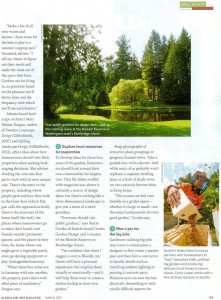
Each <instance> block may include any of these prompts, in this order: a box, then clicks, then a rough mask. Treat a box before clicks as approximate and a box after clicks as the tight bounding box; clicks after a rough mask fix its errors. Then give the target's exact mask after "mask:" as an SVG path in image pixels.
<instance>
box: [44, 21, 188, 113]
mask: <svg viewBox="0 0 221 300" xmlns="http://www.w3.org/2000/svg"><path fill="white" fill-rule="evenodd" d="M43 31H44V33H43V36H44V40H43V49H44V115H45V118H48V117H49V118H51V117H53V116H54V115H56V112H57V109H58V108H59V107H65V106H68V107H69V109H70V111H71V112H75V113H76V112H78V113H79V112H81V111H82V112H83V110H84V108H85V107H86V106H88V105H94V106H104V105H107V104H108V102H109V101H110V103H111V105H112V106H116V105H119V104H124V105H125V104H129V105H131V106H132V107H134V106H149V104H150V102H149V100H153V101H156V102H158V101H159V100H161V101H164V102H166V103H169V104H170V103H174V104H178V105H181V104H185V103H186V104H189V103H190V37H189V35H188V33H187V31H186V30H185V29H183V30H182V32H181V34H180V36H179V38H178V39H177V40H175V38H174V37H173V36H172V35H171V37H170V38H169V40H167V38H166V37H165V36H162V37H161V36H160V34H159V33H158V32H156V31H155V30H153V31H152V32H151V35H150V37H149V39H148V42H147V45H146V46H145V49H144V53H143V57H142V61H141V63H140V62H139V61H138V59H137V57H136V55H135V53H134V52H133V51H132V49H131V46H130V40H128V39H127V38H126V36H125V35H124V34H123V35H121V36H120V37H119V38H118V39H117V41H116V45H117V51H116V52H115V53H114V54H113V55H110V56H109V57H106V58H103V57H102V55H101V49H100V48H99V47H98V46H97V42H98V40H97V37H98V36H99V34H100V32H101V26H100V25H97V26H93V25H90V26H89V25H44V26H43ZM108 96H109V99H108Z"/></svg>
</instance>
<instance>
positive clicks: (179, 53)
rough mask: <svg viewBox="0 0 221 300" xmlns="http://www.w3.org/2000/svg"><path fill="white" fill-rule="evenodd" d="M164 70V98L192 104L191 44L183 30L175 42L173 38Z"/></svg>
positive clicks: (170, 41) (174, 101)
mask: <svg viewBox="0 0 221 300" xmlns="http://www.w3.org/2000/svg"><path fill="white" fill-rule="evenodd" d="M168 49H169V51H168V56H167V60H166V63H165V66H164V69H163V82H162V89H161V90H162V98H163V99H164V101H166V102H170V103H172V102H173V103H187V104H188V103H190V80H191V77H190V76H191V42H190V37H189V35H188V32H187V31H186V30H185V29H183V30H182V32H181V35H180V37H179V38H178V40H177V41H175V39H174V37H173V36H171V38H170V40H169V45H168Z"/></svg>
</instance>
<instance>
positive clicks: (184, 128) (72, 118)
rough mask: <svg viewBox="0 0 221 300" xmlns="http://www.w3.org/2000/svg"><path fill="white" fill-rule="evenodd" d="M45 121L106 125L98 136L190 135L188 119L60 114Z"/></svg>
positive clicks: (76, 124)
mask: <svg viewBox="0 0 221 300" xmlns="http://www.w3.org/2000/svg"><path fill="white" fill-rule="evenodd" d="M46 122H47V123H50V124H57V126H59V125H58V124H65V123H66V124H72V123H73V124H74V126H75V127H77V126H79V127H80V124H81V125H82V124H83V125H84V124H88V125H90V124H91V125H92V124H97V125H98V126H99V125H104V124H106V125H108V126H109V128H110V130H108V131H101V132H100V136H190V121H188V120H179V121H166V122H126V121H123V122H120V121H110V120H108V119H105V118H104V117H100V116H88V115H68V114H61V115H60V119H58V120H47V121H46ZM64 128H65V127H64ZM81 128H82V127H81ZM64 130H65V129H64ZM73 130H74V127H73ZM82 132H83V129H82ZM61 136H62V134H61ZM79 136H80V135H79Z"/></svg>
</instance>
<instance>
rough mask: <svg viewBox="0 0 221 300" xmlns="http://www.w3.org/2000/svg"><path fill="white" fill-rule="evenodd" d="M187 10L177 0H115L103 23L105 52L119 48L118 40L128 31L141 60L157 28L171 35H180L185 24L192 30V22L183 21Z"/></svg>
mask: <svg viewBox="0 0 221 300" xmlns="http://www.w3.org/2000/svg"><path fill="white" fill-rule="evenodd" d="M183 13H186V14H188V12H183V11H181V10H180V9H179V1H177V0H172V1H168V0H167V1H166V0H159V1H150V0H114V1H113V6H112V13H111V15H110V17H109V16H108V14H107V15H106V19H105V20H103V22H102V23H101V24H102V25H103V29H102V35H101V36H100V37H99V39H100V44H99V46H100V47H101V48H102V53H103V55H104V56H107V55H110V54H113V53H114V52H116V50H117V46H116V44H115V42H116V40H117V39H118V37H119V36H120V35H122V34H125V35H126V37H127V39H129V40H130V45H131V50H132V52H134V53H135V54H136V56H137V57H138V59H139V60H140V59H141V58H142V54H143V51H144V48H145V45H146V44H147V41H148V39H149V37H150V34H151V31H152V30H153V29H154V30H156V31H157V32H158V33H159V34H160V36H162V35H165V36H166V37H167V38H169V36H170V34H173V35H174V36H175V37H178V36H179V35H180V33H181V30H182V27H185V28H186V29H187V31H188V27H189V26H188V22H187V23H186V22H182V14H183ZM101 21H102V20H101ZM184 23H186V24H184ZM188 32H189V31H188Z"/></svg>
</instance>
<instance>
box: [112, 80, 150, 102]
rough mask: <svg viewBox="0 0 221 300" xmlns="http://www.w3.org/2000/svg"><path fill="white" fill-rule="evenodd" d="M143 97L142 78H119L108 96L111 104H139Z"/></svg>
mask: <svg viewBox="0 0 221 300" xmlns="http://www.w3.org/2000/svg"><path fill="white" fill-rule="evenodd" d="M143 97H144V83H143V81H142V79H136V80H125V79H120V81H119V83H118V84H117V85H115V86H114V87H113V88H112V91H111V93H109V98H110V102H111V105H112V106H116V105H117V104H123V103H124V104H130V105H131V106H132V107H133V106H134V105H139V103H140V101H141V100H142V99H143Z"/></svg>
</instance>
